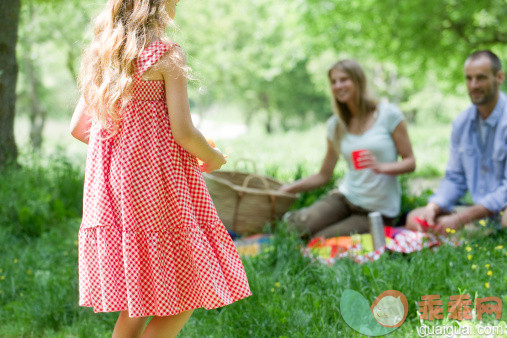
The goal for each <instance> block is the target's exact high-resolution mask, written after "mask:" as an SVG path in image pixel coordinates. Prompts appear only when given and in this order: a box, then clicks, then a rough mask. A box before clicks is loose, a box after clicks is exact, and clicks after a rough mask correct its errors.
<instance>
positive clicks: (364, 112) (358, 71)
mask: <svg viewBox="0 0 507 338" xmlns="http://www.w3.org/2000/svg"><path fill="white" fill-rule="evenodd" d="M335 69H336V70H341V71H343V72H345V73H347V75H348V76H349V77H350V79H351V80H352V82H354V85H355V86H356V88H357V92H358V95H357V98H356V99H357V102H356V104H357V107H358V108H359V111H358V113H359V119H360V120H363V119H365V118H366V117H367V116H368V114H370V113H371V112H373V111H374V110H375V109H376V108H377V101H376V100H375V99H373V97H372V96H371V95H370V93H369V92H368V86H367V82H366V76H365V75H364V71H363V68H362V67H361V66H360V65H359V63H358V62H357V61H355V60H351V59H345V60H340V61H338V62H336V63H335V64H334V65H333V66H331V68H329V71H328V72H327V75H328V79H329V85H330V87H331V72H332V71H333V70H335ZM331 105H332V107H333V113H334V114H335V115H336V116H338V124H337V126H336V132H335V138H336V141H337V142H339V141H340V139H341V137H343V134H344V133H345V130H346V128H347V127H348V126H349V124H350V120H351V118H352V113H351V112H350V110H349V108H348V107H347V105H346V104H345V103H342V102H339V101H338V100H337V99H336V98H335V97H334V95H331Z"/></svg>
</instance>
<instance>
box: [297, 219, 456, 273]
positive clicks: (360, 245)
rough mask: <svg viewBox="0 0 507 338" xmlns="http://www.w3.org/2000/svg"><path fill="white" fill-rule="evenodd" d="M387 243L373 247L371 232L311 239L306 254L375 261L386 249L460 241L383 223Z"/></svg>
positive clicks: (408, 250)
mask: <svg viewBox="0 0 507 338" xmlns="http://www.w3.org/2000/svg"><path fill="white" fill-rule="evenodd" d="M384 233H385V236H386V245H385V246H383V247H381V248H379V249H378V250H373V244H372V238H371V235H370V234H362V235H352V236H341V237H334V238H329V239H325V238H323V237H316V238H314V239H312V240H311V241H310V242H309V243H308V245H307V246H306V248H304V249H303V255H305V256H307V257H310V258H312V259H315V260H317V261H320V262H322V263H325V264H329V265H331V264H334V263H335V262H336V261H337V260H339V259H341V258H345V257H348V258H350V259H352V260H353V261H355V262H356V263H360V264H361V263H365V262H372V261H375V260H377V259H379V258H380V256H381V255H382V254H383V253H384V252H385V251H388V250H390V251H394V252H402V253H411V252H415V251H421V250H422V249H424V248H431V247H435V246H439V245H441V244H450V245H453V246H457V245H459V244H460V243H459V242H458V241H457V240H455V239H452V238H447V237H444V236H440V235H435V234H432V233H427V232H418V231H412V230H407V229H405V228H393V227H387V226H386V227H384Z"/></svg>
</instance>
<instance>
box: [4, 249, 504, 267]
mask: <svg viewBox="0 0 507 338" xmlns="http://www.w3.org/2000/svg"><path fill="white" fill-rule="evenodd" d="M495 249H497V250H502V249H503V245H499V246H495ZM0 272H2V269H0Z"/></svg>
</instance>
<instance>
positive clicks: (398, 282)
mask: <svg viewBox="0 0 507 338" xmlns="http://www.w3.org/2000/svg"><path fill="white" fill-rule="evenodd" d="M24 123H25V126H26V121H23V119H18V120H17V130H21V131H20V132H19V134H17V135H19V137H18V142H20V143H21V144H26V133H25V134H23V132H24V131H26V129H25V128H24V127H23V126H24V125H23V124H24ZM49 126H50V128H48V130H47V131H46V132H47V138H46V143H45V149H44V152H43V154H44V156H42V157H39V156H32V155H31V154H30V153H29V152H28V151H26V150H25V149H26V146H23V147H22V150H23V151H22V153H23V155H22V156H21V158H20V162H21V163H22V165H23V168H22V169H21V170H4V171H2V172H0V201H1V203H0V318H1V324H0V336H1V337H4V336H6V337H18V336H24V337H108V336H110V335H111V331H112V328H113V326H114V322H115V320H116V316H117V315H116V314H114V313H113V314H94V313H93V311H92V310H91V309H89V308H80V307H79V306H78V305H77V300H78V291H77V284H78V276H77V246H76V243H77V232H78V228H79V223H80V218H79V217H80V208H81V199H82V180H83V170H84V169H83V168H84V157H85V151H86V147H84V146H82V145H80V144H79V143H77V141H72V139H71V138H70V137H69V136H67V135H66V133H67V129H66V128H67V121H51V124H50V125H49ZM324 130H325V127H324V125H323V124H316V125H315V126H313V127H312V128H309V129H307V130H299V131H292V132H289V133H287V134H273V135H266V134H264V133H263V132H262V130H261V129H260V127H259V126H258V125H254V126H253V127H252V128H251V130H250V132H249V133H248V134H246V135H244V136H242V137H240V138H238V139H235V140H229V139H218V140H217V145H218V146H219V147H220V148H222V149H223V150H224V152H226V153H228V154H229V155H230V161H229V164H228V169H233V168H234V165H235V163H236V162H237V160H238V159H240V158H247V159H251V160H253V161H254V162H255V163H256V166H257V171H258V172H260V173H266V174H270V175H272V176H275V177H276V178H278V179H280V180H282V181H291V180H294V179H297V178H299V177H301V176H304V175H307V174H309V173H312V172H315V171H316V170H318V168H319V167H320V163H321V161H322V156H323V154H324V149H323V147H324V145H325V143H324V142H325V135H324ZM448 132H449V126H448V125H435V124H427V125H418V126H411V128H410V134H411V137H412V142H413V144H414V149H415V153H416V156H417V158H418V168H419V169H418V172H417V173H415V174H412V175H408V176H405V178H403V179H402V184H403V187H404V191H405V194H404V195H403V197H402V208H403V210H404V211H406V210H409V209H411V208H413V207H415V206H418V205H421V204H424V203H425V201H426V197H427V195H428V194H429V193H431V191H429V190H423V191H422V192H421V193H419V194H417V195H410V194H408V193H407V191H408V187H409V186H410V185H411V180H412V178H414V177H423V178H427V177H435V176H439V175H441V173H442V171H443V168H444V165H442V163H438V162H434V161H435V159H437V158H442V159H443V160H444V162H445V159H446V156H447V155H446V154H447V149H446V148H447V135H448ZM23 135H25V136H23ZM429 135H431V136H429ZM68 144H71V145H72V146H71V147H67V145H68ZM54 153H58V154H59V155H57V156H54V155H52V154H54ZM280 153H282V154H283V155H282V156H281V155H280ZM444 164H445V163H444ZM248 165H249V164H241V163H238V164H237V166H238V169H241V168H243V166H248ZM246 168H249V167H246ZM343 170H344V168H343V164H340V165H339V167H338V169H337V170H336V171H335V174H336V176H335V178H336V179H339V178H340V176H341V175H342V173H343ZM331 187H332V183H330V184H329V185H328V186H326V187H323V188H321V189H319V190H316V191H313V192H308V193H305V194H302V196H301V198H300V199H299V200H298V201H297V203H296V205H295V207H296V208H299V207H302V206H305V205H308V204H311V203H312V202H313V201H314V200H315V199H317V198H318V197H319V196H320V195H321V194H323V193H325V191H327V190H329V189H330V188H331ZM274 233H275V235H274V240H273V245H272V247H271V248H270V249H269V250H266V251H264V252H263V253H262V254H260V255H259V256H257V257H248V258H244V259H243V263H244V266H245V270H246V272H247V275H248V279H249V282H250V286H251V289H252V292H253V295H252V296H251V297H249V298H247V299H245V300H242V301H239V302H237V303H235V304H232V305H230V306H227V307H224V308H221V309H217V310H211V311H205V310H202V309H199V310H196V311H195V313H194V315H193V316H192V318H191V319H190V321H189V323H188V324H187V325H186V326H185V328H184V330H183V332H182V336H185V337H187V336H188V337H202V336H212V337H223V336H225V337H264V336H266V337H268V336H269V337H271V336H275V337H321V336H323V337H336V336H346V337H355V336H360V335H359V334H358V333H356V332H354V331H353V330H351V329H350V328H349V327H348V326H347V325H346V324H345V322H344V321H343V319H342V317H341V315H340V311H339V309H340V307H339V306H340V297H341V294H342V292H343V290H345V289H346V288H350V289H354V290H357V291H358V292H360V293H362V294H363V295H364V296H365V297H366V298H367V299H368V301H369V302H370V303H371V302H372V301H373V300H374V299H375V297H376V296H377V295H378V294H380V293H381V292H383V291H385V290H388V289H397V290H400V291H401V292H403V293H404V294H405V296H406V297H407V299H408V301H409V305H410V309H409V315H408V317H407V321H406V322H405V323H404V324H403V325H402V327H401V328H400V329H399V330H397V331H395V332H394V333H393V334H392V335H393V336H396V337H408V336H413V335H414V334H415V332H414V330H415V328H416V327H417V326H418V325H420V321H419V320H418V318H417V313H416V302H417V301H418V300H420V297H421V296H422V295H426V294H434V293H437V294H440V295H441V296H442V299H443V300H444V303H446V300H447V299H449V297H450V296H451V295H456V294H460V293H468V294H470V295H471V297H472V298H475V297H487V296H499V297H501V298H502V300H503V302H504V304H506V303H507V277H506V276H505V273H504V271H506V268H507V260H506V257H507V254H506V252H507V251H506V248H501V249H500V248H498V246H499V245H501V244H503V243H506V240H507V232H506V231H505V230H504V231H499V232H495V233H494V234H493V235H491V236H489V237H470V238H467V239H466V240H467V241H468V243H466V244H465V245H463V246H461V247H457V248H454V247H450V246H442V247H441V248H439V249H438V250H437V251H433V250H428V249H427V250H423V251H421V252H417V253H413V254H410V255H402V254H396V253H390V254H385V255H383V256H382V257H381V259H380V260H378V261H376V262H373V263H368V264H364V265H358V264H356V263H354V262H352V261H350V260H348V259H343V260H340V261H338V262H337V263H336V264H335V265H333V266H326V265H322V264H320V263H315V262H312V260H311V259H309V258H306V257H303V256H302V255H301V254H300V248H301V246H303V245H304V242H302V241H301V240H300V239H298V238H296V237H295V236H294V234H291V233H287V232H286V231H284V227H283V224H280V226H278V227H277V229H276V230H275V231H274ZM467 246H469V247H470V252H469V251H467V250H466V247H467ZM469 254H470V255H472V259H471V260H469V259H468V258H467V255H469ZM471 264H475V265H476V269H475V270H473V269H472V268H471ZM486 264H490V268H489V269H488V268H486ZM488 270H491V271H492V273H493V274H492V275H491V276H489V275H487V271H488ZM485 283H489V288H486V286H485ZM506 316H507V311H504V314H503V317H502V321H504V322H505V321H506V320H507V317H506ZM486 320H487V321H491V318H490V317H486ZM444 323H448V322H447V321H444ZM506 332H507V330H506Z"/></svg>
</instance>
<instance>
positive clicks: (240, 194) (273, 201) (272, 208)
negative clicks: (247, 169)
mask: <svg viewBox="0 0 507 338" xmlns="http://www.w3.org/2000/svg"><path fill="white" fill-rule="evenodd" d="M253 178H257V179H259V180H261V182H262V183H263V184H264V189H265V190H266V191H269V190H271V189H270V188H269V183H268V181H267V180H266V179H265V178H264V177H262V176H259V175H257V174H250V175H248V176H247V177H246V178H245V179H244V180H243V188H247V187H248V183H249V182H250V180H252V179H253ZM243 195H244V192H243V191H238V192H237V196H236V205H235V206H234V216H233V222H232V229H233V231H234V229H235V228H236V221H237V214H238V208H239V204H240V202H241V199H242V198H243ZM268 199H269V204H270V213H271V215H270V218H271V220H274V219H275V211H276V208H275V206H276V197H275V196H273V195H272V194H270V193H268Z"/></svg>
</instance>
